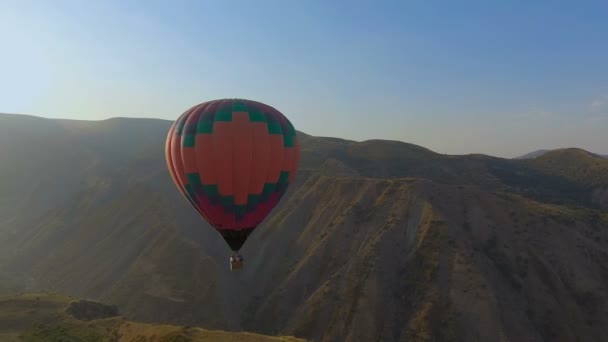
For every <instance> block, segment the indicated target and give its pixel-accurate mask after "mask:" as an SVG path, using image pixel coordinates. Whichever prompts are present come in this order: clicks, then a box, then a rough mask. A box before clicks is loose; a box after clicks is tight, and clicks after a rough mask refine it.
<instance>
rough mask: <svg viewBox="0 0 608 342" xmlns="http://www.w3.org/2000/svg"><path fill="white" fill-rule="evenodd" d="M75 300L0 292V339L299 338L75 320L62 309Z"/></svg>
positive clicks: (289, 341) (226, 341) (229, 341)
mask: <svg viewBox="0 0 608 342" xmlns="http://www.w3.org/2000/svg"><path fill="white" fill-rule="evenodd" d="M75 300H76V298H71V297H67V296H61V295H55V294H23V295H14V296H0V341H45V342H59V341H62V342H64V341H75V342H76V341H87V342H88V341H100V342H101V341H104V342H105V341H138V342H144V341H159V342H160V341H165V342H186V341H216V342H233V341H251V342H267V341H268V342H271V341H277V342H278V341H285V342H296V341H303V340H301V339H297V338H293V337H272V336H264V335H258V334H252V333H246V332H226V331H211V330H205V329H200V328H194V327H179V326H172V325H152V324H144V323H137V322H132V321H128V320H126V319H124V318H123V317H112V318H106V319H98V320H92V321H86V322H85V321H79V320H77V319H75V318H73V317H72V316H70V315H69V314H67V313H66V312H65V309H66V308H67V307H68V306H69V304H70V303H71V302H72V301H75Z"/></svg>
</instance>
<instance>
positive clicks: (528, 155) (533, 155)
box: [515, 150, 608, 159]
mask: <svg viewBox="0 0 608 342" xmlns="http://www.w3.org/2000/svg"><path fill="white" fill-rule="evenodd" d="M550 151H555V150H536V151H533V152H530V153H526V154H524V155H523V156H519V157H516V158H515V159H532V158H537V157H540V156H542V155H544V154H545V153H547V152H550ZM597 155H598V156H600V157H602V158H608V154H597Z"/></svg>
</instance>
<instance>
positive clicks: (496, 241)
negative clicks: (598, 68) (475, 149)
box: [0, 115, 608, 341]
mask: <svg viewBox="0 0 608 342" xmlns="http://www.w3.org/2000/svg"><path fill="white" fill-rule="evenodd" d="M170 124H171V123H170V122H168V121H164V120H151V119H128V118H114V119H109V120H104V121H96V122H89V121H69V120H51V119H43V118H37V117H27V116H17V115H0V139H2V141H0V142H1V143H2V144H1V145H0V146H1V148H0V280H2V279H5V280H6V282H2V284H3V285H2V286H0V291H4V292H6V293H9V292H15V291H28V292H31V291H42V290H48V291H54V292H62V293H68V294H70V295H72V296H76V297H82V298H92V299H95V300H99V301H101V302H105V303H116V304H117V305H118V306H119V307H120V309H121V312H122V314H123V315H125V317H128V318H129V319H135V320H138V321H141V322H144V323H165V324H175V325H191V326H202V327H204V328H206V329H221V330H230V331H243V330H244V331H252V332H256V333H262V334H266V335H290V336H296V337H300V338H306V339H312V340H315V341H375V340H383V341H401V340H428V341H431V340H437V341H461V340H467V341H468V340H495V339H502V340H506V341H522V340H526V341H544V340H552V341H569V340H576V339H580V340H585V341H601V340H602V339H603V338H604V332H605V331H604V330H605V329H604V328H603V327H604V326H606V325H608V291H607V290H606V289H608V266H607V265H606V262H605V260H606V257H608V165H606V160H605V159H601V158H599V157H597V156H596V155H594V154H591V153H588V152H586V151H583V150H578V149H565V150H559V151H552V152H551V153H546V154H545V155H543V156H542V157H539V158H536V159H524V160H511V159H502V158H495V157H490V156H485V155H460V156H454V155H442V154H439V153H436V152H433V151H430V150H428V149H425V148H423V147H420V146H416V145H412V144H407V143H404V142H398V141H386V140H370V141H365V142H354V141H349V140H344V139H339V138H329V137H314V136H310V135H307V134H304V133H301V132H298V137H299V139H300V142H301V145H302V162H301V165H300V170H299V173H298V176H297V177H296V180H295V182H294V184H292V185H291V186H290V188H289V190H288V192H287V194H286V195H285V197H284V199H283V200H282V201H281V203H280V204H279V205H278V206H277V207H276V208H275V210H273V212H272V213H271V215H270V216H269V217H268V218H267V219H266V220H265V222H264V223H263V224H262V225H260V226H259V227H258V229H256V231H255V232H254V233H253V234H252V235H251V237H250V239H249V240H248V241H247V243H246V244H245V246H244V248H243V250H242V253H243V254H244V255H245V258H246V265H245V268H244V269H243V271H242V272H239V273H232V272H230V271H229V269H228V261H227V258H228V256H229V250H228V248H227V247H226V245H225V243H224V241H223V240H222V239H221V237H220V236H219V234H217V233H216V232H215V231H213V229H211V228H210V227H209V226H208V225H207V224H206V223H205V222H204V221H203V220H202V219H201V218H200V217H198V215H196V214H195V213H194V212H193V210H192V208H191V207H190V206H189V205H188V203H187V202H186V200H185V199H183V198H181V197H180V196H181V195H180V194H179V192H178V191H177V190H176V188H175V186H174V185H173V184H172V181H171V179H170V177H169V175H168V173H167V171H166V166H165V162H164V140H165V136H166V132H167V130H168V128H169V126H170ZM4 284H6V285H4Z"/></svg>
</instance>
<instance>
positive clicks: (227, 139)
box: [165, 99, 300, 251]
mask: <svg viewBox="0 0 608 342" xmlns="http://www.w3.org/2000/svg"><path fill="white" fill-rule="evenodd" d="M165 157H166V161H167V167H168V169H169V173H170V174H171V177H172V178H173V181H174V182H175V184H176V186H177V187H178V189H179V190H180V191H181V193H182V194H183V195H184V196H185V197H186V198H187V199H188V201H189V202H190V203H191V204H192V205H193V206H194V208H195V209H196V210H197V211H198V212H199V214H201V215H202V216H203V217H204V218H205V220H207V222H209V223H210V224H211V225H212V226H213V227H214V228H215V229H217V230H218V231H219V232H220V233H221V234H222V236H223V237H224V239H225V240H226V242H227V243H228V245H229V246H230V247H231V249H232V250H234V251H238V250H239V249H240V248H241V247H242V245H243V243H244V242H245V240H246V239H247V237H248V236H249V234H250V233H251V232H252V231H253V230H254V229H255V228H256V227H257V226H258V225H259V224H260V223H261V222H262V221H263V220H264V218H266V216H267V215H268V214H269V213H270V211H271V210H272V209H273V208H274V207H275V206H276V205H277V203H278V202H279V201H280V199H281V198H282V196H283V195H284V194H285V191H286V190H287V187H288V186H289V184H290V183H291V182H292V181H293V179H294V177H295V175H296V170H297V168H298V164H299V160H300V145H299V142H298V139H297V137H296V131H295V129H294V127H293V125H292V124H291V122H289V120H288V119H287V118H286V117H285V116H284V115H283V114H282V113H281V112H279V111H278V110H276V109H274V108H272V107H270V106H268V105H265V104H263V103H260V102H256V101H251V100H244V99H224V100H213V101H209V102H205V103H201V104H199V105H197V106H194V107H192V108H190V109H189V110H187V111H186V112H185V113H184V114H182V115H181V116H180V117H179V118H178V119H177V120H176V121H175V122H174V123H173V125H172V126H171V128H170V130H169V133H168V135H167V140H166V145H165Z"/></svg>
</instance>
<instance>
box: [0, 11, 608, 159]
mask: <svg viewBox="0 0 608 342" xmlns="http://www.w3.org/2000/svg"><path fill="white" fill-rule="evenodd" d="M224 97H241V98H247V99H252V100H258V101H262V102H265V103H267V104H269V105H271V106H274V107H275V108H277V109H279V110H280V111H282V112H283V113H284V114H285V115H287V116H288V117H289V118H290V119H291V121H292V122H293V124H294V125H295V126H296V128H297V129H299V130H301V131H303V132H306V133H309V134H312V135H320V136H337V137H342V138H348V139H354V140H365V139H371V138H383V139H394V140H402V141H406V142H411V143H415V144H418V145H422V146H425V147H427V148H430V149H432V150H435V151H437V152H441V153H451V154H452V153H453V154H461V153H486V154H492V155H497V156H503V157H513V156H516V155H519V154H523V153H526V152H529V151H531V150H534V149H539V148H558V147H571V146H576V147H581V148H585V149H588V150H590V151H593V152H597V153H608V1H605V0H602V1H567V2H566V1H557V0H552V1H549V0H547V1H533V0H521V1H516V0H512V1H481V0H480V1H464V0H463V1H429V0H424V1H422V0H421V1H406V0H401V1H372V0H369V1H355V0H350V1H337V0H333V1H330V0H275V1H266V0H254V1H253V0H252V1H249V0H241V1H237V0H217V1H204V0H198V1H195V0H192V1H185V0H175V1H170V0H164V1H149V0H139V1H127V0H123V1H118V0H105V1H77V0H74V1H63V0H53V1H47V0H40V1H28V0H0V112H9V113H24V114H33V115H39V116H46V117H62V118H75V119H87V120H98V119H104V118H108V117H114V116H128V117H156V118H164V119H175V118H176V117H177V116H178V115H179V114H181V113H182V112H183V111H184V110H186V109H187V108H189V107H191V106H192V105H194V104H197V103H200V102H204V101H207V100H212V99H217V98H224Z"/></svg>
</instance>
